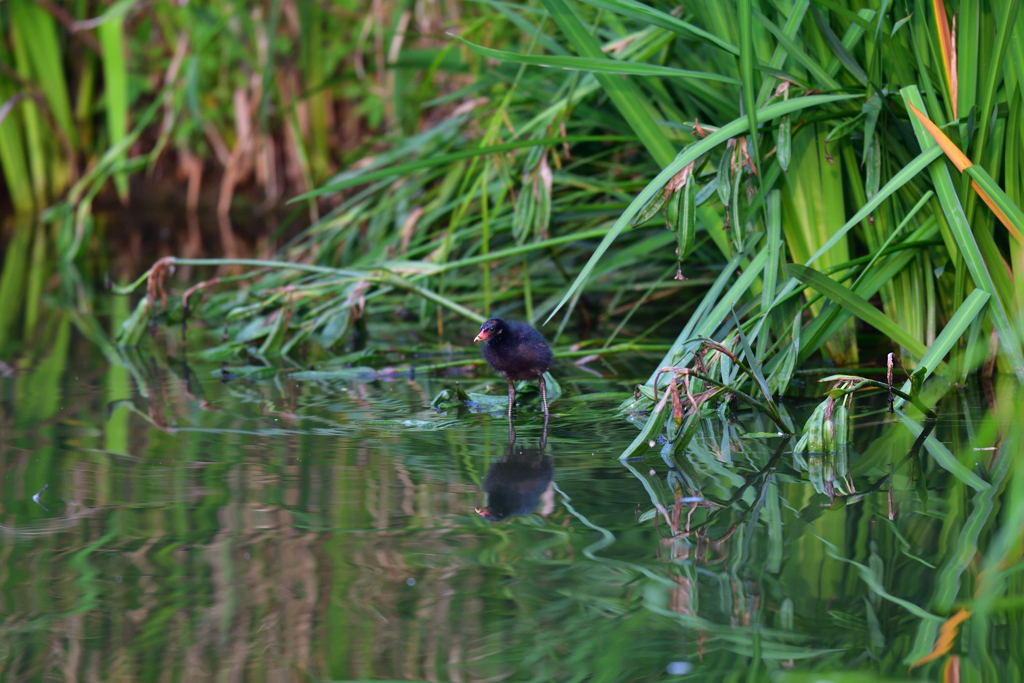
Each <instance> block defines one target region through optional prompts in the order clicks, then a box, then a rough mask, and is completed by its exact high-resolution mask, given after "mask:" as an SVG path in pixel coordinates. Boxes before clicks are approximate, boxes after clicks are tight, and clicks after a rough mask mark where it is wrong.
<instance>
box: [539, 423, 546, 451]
mask: <svg viewBox="0 0 1024 683" xmlns="http://www.w3.org/2000/svg"><path fill="white" fill-rule="evenodd" d="M547 445H548V416H547V415H545V416H544V431H542V432H541V433H540V448H539V449H538V450H539V451H540V452H541V453H542V454H543V453H544V449H545V448H547Z"/></svg>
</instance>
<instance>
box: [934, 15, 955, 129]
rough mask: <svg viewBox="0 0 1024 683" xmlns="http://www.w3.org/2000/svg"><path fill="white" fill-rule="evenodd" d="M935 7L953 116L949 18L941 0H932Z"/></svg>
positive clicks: (952, 58) (951, 51) (953, 59)
mask: <svg viewBox="0 0 1024 683" xmlns="http://www.w3.org/2000/svg"><path fill="white" fill-rule="evenodd" d="M932 6H933V7H934V8H935V24H936V25H937V27H938V29H939V46H940V47H941V48H942V68H943V70H944V71H945V73H946V85H947V86H949V95H950V97H951V98H952V100H953V117H954V118H957V114H956V69H955V68H953V63H954V62H955V60H956V55H955V54H954V52H953V39H952V38H951V37H950V35H949V20H948V19H947V18H946V4H945V3H944V2H943V1H942V0H932Z"/></svg>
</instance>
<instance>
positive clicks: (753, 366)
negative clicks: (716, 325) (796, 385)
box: [731, 309, 775, 405]
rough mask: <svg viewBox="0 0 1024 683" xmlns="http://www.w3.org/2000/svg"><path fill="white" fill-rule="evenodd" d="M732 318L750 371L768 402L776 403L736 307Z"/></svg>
mask: <svg viewBox="0 0 1024 683" xmlns="http://www.w3.org/2000/svg"><path fill="white" fill-rule="evenodd" d="M731 312H732V319H733V321H735V323H736V331H737V332H738V333H739V335H740V343H741V344H742V345H743V354H744V355H745V356H746V358H747V363H748V364H749V365H750V371H751V372H752V373H754V378H755V379H756V380H757V386H758V388H760V389H761V393H762V394H763V395H764V397H765V398H766V399H768V403H771V404H773V405H774V404H775V401H774V399H772V390H771V389H769V388H768V382H766V381H765V379H764V372H763V371H762V370H761V364H760V363H759V362H758V360H757V356H756V355H754V350H753V349H752V348H750V341H749V340H748V339H747V334H746V332H744V331H743V325H740V319H739V318H737V317H736V309H732V311H731Z"/></svg>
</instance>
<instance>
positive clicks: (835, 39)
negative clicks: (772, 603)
mask: <svg viewBox="0 0 1024 683" xmlns="http://www.w3.org/2000/svg"><path fill="white" fill-rule="evenodd" d="M811 14H812V15H813V16H814V23H815V24H817V26H818V31H819V32H820V33H821V35H822V36H823V37H824V38H825V42H826V43H827V44H828V47H829V49H830V50H832V53H833V54H834V55H835V56H836V58H837V59H838V60H839V63H840V64H842V65H843V66H845V67H846V70H847V71H849V72H850V73H851V74H852V75H853V77H854V78H856V79H857V82H858V83H860V84H861V85H865V86H866V85H867V84H868V75H867V73H865V72H864V69H863V68H862V67H861V65H860V64H858V63H857V60H855V59H854V58H853V55H851V54H850V51H849V50H847V49H846V47H845V46H844V45H843V43H842V41H841V40H839V36H837V35H836V34H835V32H833V31H832V28H831V27H830V26H829V25H828V21H827V20H826V19H825V17H824V16H823V15H822V13H821V11H820V10H818V8H817V7H815V6H814V5H813V4H812V5H811Z"/></svg>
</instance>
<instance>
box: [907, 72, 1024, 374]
mask: <svg viewBox="0 0 1024 683" xmlns="http://www.w3.org/2000/svg"><path fill="white" fill-rule="evenodd" d="M900 94H901V95H902V96H903V98H904V100H906V101H907V102H910V103H911V104H913V105H914V106H915V107H917V108H918V109H919V110H921V111H925V109H923V107H924V102H923V101H922V100H921V94H920V93H919V92H918V90H917V87H916V86H908V87H906V88H903V89H901V90H900ZM910 123H911V125H913V127H914V132H915V134H916V135H917V142H918V144H919V145H920V146H921V149H923V150H930V149H932V148H934V147H938V143H936V142H935V140H934V139H932V136H931V135H930V134H929V133H928V131H926V130H925V128H924V126H922V125H921V123H920V121H918V119H917V117H916V116H914V117H911V121H910ZM931 175H932V185H933V186H934V188H935V193H936V195H938V197H939V203H940V204H941V205H942V209H943V213H944V214H945V216H946V221H947V222H948V223H949V227H950V230H951V231H952V232H953V237H954V239H956V243H957V247H959V249H960V253H961V255H962V256H963V260H964V264H965V266H966V267H967V270H968V272H969V273H970V275H971V278H972V279H973V280H974V284H975V286H976V287H978V288H979V289H982V290H984V291H986V292H988V293H989V294H990V295H991V298H990V299H989V314H990V315H991V316H992V322H993V323H994V324H995V327H996V331H997V332H998V334H999V338H1000V342H1001V343H1000V348H1001V349H1002V350H1003V352H1004V353H1005V354H1006V357H1007V358H1008V359H1009V361H1010V365H1011V367H1012V368H1013V372H1014V374H1015V375H1016V376H1017V379H1018V380H1019V381H1021V382H1024V352H1022V349H1021V339H1020V335H1019V334H1018V332H1017V328H1016V326H1015V325H1014V323H1013V322H1012V321H1011V319H1010V316H1009V314H1008V312H1007V310H1006V308H1005V306H1004V305H1003V302H1002V300H1001V299H1000V298H999V294H998V290H997V288H996V284H995V282H993V279H992V278H993V277H994V276H993V271H995V273H996V275H995V277H1002V278H1006V277H1008V276H1007V275H1006V273H1005V272H1000V270H999V269H1000V268H1002V264H1001V263H994V264H992V268H991V269H990V268H989V267H988V264H986V263H985V260H984V259H983V258H982V255H981V250H980V249H979V248H978V242H977V241H976V240H975V238H974V234H973V233H972V232H971V226H970V224H969V223H968V221H967V216H966V215H965V214H964V210H963V207H962V206H961V205H960V199H959V198H958V197H957V194H956V188H955V187H954V186H953V179H952V178H951V177H950V175H949V169H948V168H947V167H946V162H945V161H936V162H935V163H934V164H932V166H931ZM1011 291H1012V288H1011Z"/></svg>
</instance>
